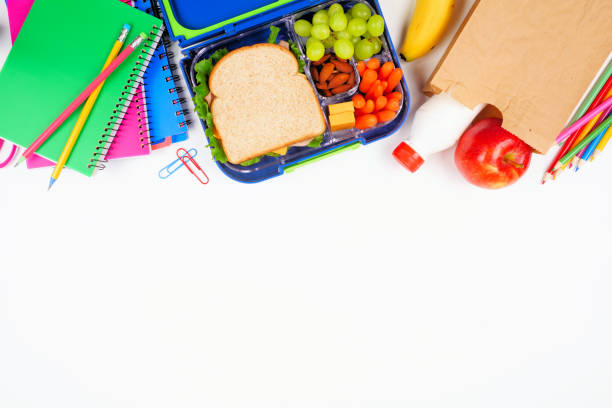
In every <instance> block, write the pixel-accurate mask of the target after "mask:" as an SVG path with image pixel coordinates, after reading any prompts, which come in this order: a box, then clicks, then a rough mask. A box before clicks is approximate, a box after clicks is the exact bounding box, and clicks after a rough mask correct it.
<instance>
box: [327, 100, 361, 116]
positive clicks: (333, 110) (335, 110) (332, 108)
mask: <svg viewBox="0 0 612 408" xmlns="http://www.w3.org/2000/svg"><path fill="white" fill-rule="evenodd" d="M344 112H355V106H354V105H353V102H352V101H351V102H344V103H337V104H335V105H329V114H330V115H337V114H339V113H344Z"/></svg>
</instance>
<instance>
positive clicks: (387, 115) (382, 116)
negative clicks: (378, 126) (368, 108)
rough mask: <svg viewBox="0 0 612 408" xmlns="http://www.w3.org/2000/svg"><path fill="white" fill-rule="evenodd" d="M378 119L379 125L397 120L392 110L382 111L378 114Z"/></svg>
mask: <svg viewBox="0 0 612 408" xmlns="http://www.w3.org/2000/svg"><path fill="white" fill-rule="evenodd" d="M376 118H377V119H378V123H383V122H389V121H390V120H393V119H395V112H393V111H390V110H381V111H379V112H376Z"/></svg>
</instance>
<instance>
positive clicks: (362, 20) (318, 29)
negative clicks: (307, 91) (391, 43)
mask: <svg viewBox="0 0 612 408" xmlns="http://www.w3.org/2000/svg"><path fill="white" fill-rule="evenodd" d="M294 30H295V32H296V33H297V34H298V35H299V36H301V37H304V38H308V40H309V41H308V42H307V44H306V54H307V56H308V58H309V59H311V60H312V61H317V60H315V59H312V58H311V56H309V55H308V54H309V52H308V49H309V42H310V39H311V38H315V39H317V40H320V41H321V42H322V44H323V46H324V48H325V49H331V48H333V49H334V52H338V51H336V50H339V52H340V54H337V55H338V56H339V57H340V58H342V59H350V58H353V56H355V57H356V58H357V59H358V60H364V59H370V58H371V57H372V56H373V55H376V54H378V53H380V52H381V50H382V41H381V39H380V38H378V37H379V36H381V35H383V34H384V32H385V21H384V19H383V18H382V17H381V16H379V15H376V14H374V15H372V11H371V9H370V7H368V6H367V5H366V4H364V3H357V4H355V5H354V6H353V7H352V8H351V9H350V10H349V11H348V12H346V13H345V11H344V9H343V7H342V5H341V4H339V3H334V4H332V5H331V6H330V7H329V9H327V10H319V11H317V12H316V13H314V15H313V17H312V24H311V23H310V22H309V21H307V20H305V19H300V20H297V21H296V22H295V24H294ZM309 37H310V38H309ZM344 40H346V41H348V43H350V44H348V43H347V42H345V41H344ZM366 40H367V41H366ZM357 48H359V51H357ZM310 54H311V55H312V56H313V57H316V56H319V58H321V53H320V49H319V47H318V44H317V46H316V50H315V51H311V52H310Z"/></svg>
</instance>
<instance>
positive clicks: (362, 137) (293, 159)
mask: <svg viewBox="0 0 612 408" xmlns="http://www.w3.org/2000/svg"><path fill="white" fill-rule="evenodd" d="M160 1H162V3H161V4H162V11H163V13H164V18H165V19H166V24H167V26H168V27H169V32H170V36H171V38H172V39H173V40H177V41H179V45H181V46H186V45H190V44H195V45H192V46H190V47H188V48H184V49H182V52H183V54H184V58H183V59H182V60H181V61H180V66H181V69H182V71H183V74H184V76H185V78H186V80H187V85H188V88H189V91H190V92H191V94H192V96H193V94H194V91H193V88H194V87H195V86H197V83H196V79H195V71H194V67H195V65H196V64H197V63H198V62H199V61H201V60H202V59H205V58H208V57H209V56H210V55H211V54H212V53H214V52H215V51H216V50H218V49H220V48H227V49H228V50H229V51H231V50H234V49H237V48H240V47H244V46H248V45H253V44H257V43H263V42H266V41H267V39H268V36H269V34H270V26H276V27H278V28H279V29H280V33H279V35H278V38H277V42H278V41H282V40H284V41H293V42H296V43H297V44H298V45H299V47H300V52H301V54H302V58H303V59H304V60H305V61H306V67H305V70H304V74H305V75H306V78H307V79H308V81H310V83H311V85H312V86H313V88H314V89H315V91H316V95H317V96H318V100H319V103H320V105H321V108H322V110H323V113H324V115H325V120H326V127H327V130H326V132H325V133H324V135H323V143H322V145H321V147H318V148H310V147H299V146H292V147H290V148H289V150H288V152H287V154H285V155H284V156H280V157H272V156H264V157H263V159H262V160H261V161H260V162H258V163H256V164H254V165H251V166H241V165H235V164H232V163H229V162H228V163H219V162H217V165H218V166H219V168H220V169H221V170H222V171H223V172H224V173H225V174H226V175H228V176H229V177H231V178H233V179H234V180H237V181H241V182H247V183H254V182H259V181H263V180H266V179H269V178H272V177H276V176H279V175H281V174H283V173H288V172H291V171H293V170H295V169H296V168H298V167H301V166H303V165H305V164H307V163H310V162H314V161H317V160H319V159H322V158H324V157H328V156H330V155H332V154H335V153H338V152H341V151H344V150H348V149H353V148H356V147H358V146H361V145H365V144H368V143H371V142H374V141H376V140H380V139H382V138H384V137H386V136H389V135H391V134H392V133H394V132H395V131H397V130H398V129H399V128H400V126H401V125H402V124H403V123H404V121H405V120H406V118H407V116H408V111H409V101H410V99H409V92H408V87H407V86H406V82H405V81H401V82H400V84H399V85H398V86H397V88H396V91H398V92H401V93H402V95H403V98H402V107H401V109H400V110H399V111H398V113H397V115H396V117H395V119H394V120H392V121H389V122H386V123H382V124H378V125H377V126H375V127H373V128H370V129H367V130H358V129H348V130H343V131H338V132H331V130H330V126H329V119H328V115H329V110H328V107H329V105H331V104H335V103H341V102H348V101H350V100H351V99H352V97H353V95H354V94H355V93H356V92H357V91H358V84H359V82H357V85H356V86H355V87H353V89H351V90H349V91H348V92H345V93H343V94H339V95H334V96H332V97H325V96H322V95H321V94H319V92H318V91H317V89H316V87H315V86H314V81H313V79H312V77H311V74H310V64H311V62H310V61H309V60H308V58H306V55H305V54H306V52H305V40H304V39H302V38H300V37H299V36H298V35H297V34H296V33H295V31H294V30H293V24H294V23H295V21H296V20H298V19H300V18H310V17H311V16H312V15H313V14H314V13H315V12H316V11H318V10H320V9H323V8H328V7H329V6H330V5H331V4H334V3H339V4H341V5H342V6H343V7H344V9H345V10H348V9H349V8H351V7H352V6H353V5H354V4H356V3H358V2H360V3H364V4H367V5H368V6H369V7H370V8H371V9H372V12H373V13H376V14H382V13H381V10H380V6H379V4H378V2H377V1H376V0H367V1H366V0H360V1H354V0H352V1H325V2H321V1H317V0H297V1H290V2H284V3H283V2H278V1H277V2H270V4H274V7H273V8H270V9H267V10H265V11H264V12H262V13H256V14H251V15H250V16H247V17H245V18H244V19H241V20H239V21H236V22H234V23H231V24H229V25H226V26H224V27H221V28H216V29H215V30H212V31H211V30H208V31H207V32H206V33H204V34H200V35H198V36H195V37H189V38H188V36H187V37H186V36H185V30H183V29H181V30H180V33H181V34H180V35H178V36H176V35H175V33H174V31H173V26H172V24H170V22H171V21H174V25H176V22H177V21H176V16H174V15H173V14H172V13H173V12H174V11H173V10H179V9H180V10H182V15H188V14H189V13H188V12H187V11H185V10H188V9H189V7H191V8H192V9H193V13H199V12H202V13H209V14H210V13H211V12H213V13H214V12H215V9H212V10H211V6H210V3H209V2H199V1H195V0H160ZM187 3H188V4H187ZM204 3H205V4H204ZM237 3H240V5H242V6H244V1H242V0H241V1H238V2H237ZM256 3H257V4H258V5H261V2H256ZM281 3H282V4H281ZM233 4H234V2H226V3H223V16H227V15H228V14H227V7H230V8H231V7H233ZM241 10H242V11H243V9H242V8H241ZM383 17H384V16H383ZM195 20H196V19H190V20H189V21H190V23H189V24H190V28H189V29H190V30H192V32H193V29H194V27H193V24H194V23H193V21H195ZM210 21H211V20H210V18H207V19H206V22H207V24H208V23H210ZM202 30H204V28H202ZM220 30H221V31H220ZM196 31H197V30H196ZM212 33H214V34H212ZM211 35H212V37H211ZM382 39H383V41H382V42H383V44H382V49H381V53H380V54H378V55H376V57H377V58H379V59H380V60H381V61H382V62H383V63H384V62H386V61H392V62H393V63H394V65H395V66H396V67H400V63H399V58H398V56H397V54H396V52H395V49H394V48H393V45H392V43H391V41H390V39H389V37H388V30H385V34H384V36H383V37H382ZM351 64H352V65H353V68H354V70H355V72H356V74H357V70H356V63H355V61H354V60H352V61H351ZM358 77H359V75H358V74H357V75H356V78H358ZM200 122H201V123H202V126H203V127H205V124H204V123H203V122H202V121H200Z"/></svg>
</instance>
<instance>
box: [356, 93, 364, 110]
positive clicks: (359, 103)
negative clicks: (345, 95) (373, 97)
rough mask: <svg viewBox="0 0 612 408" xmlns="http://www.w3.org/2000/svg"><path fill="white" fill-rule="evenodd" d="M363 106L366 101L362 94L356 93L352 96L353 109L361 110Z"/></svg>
mask: <svg viewBox="0 0 612 408" xmlns="http://www.w3.org/2000/svg"><path fill="white" fill-rule="evenodd" d="M365 104H366V100H365V98H364V97H363V95H362V94H359V93H358V94H355V96H353V106H354V107H355V109H361V108H363V107H364V106H365Z"/></svg>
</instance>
